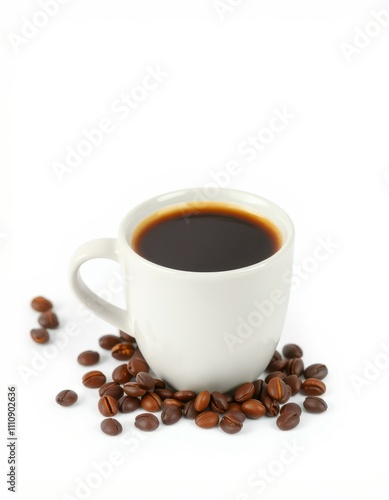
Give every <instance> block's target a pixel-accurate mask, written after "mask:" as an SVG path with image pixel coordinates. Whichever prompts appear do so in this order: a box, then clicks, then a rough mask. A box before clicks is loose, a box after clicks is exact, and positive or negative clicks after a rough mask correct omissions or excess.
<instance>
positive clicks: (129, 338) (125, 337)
mask: <svg viewBox="0 0 389 500" xmlns="http://www.w3.org/2000/svg"><path fill="white" fill-rule="evenodd" d="M119 335H120V337H121V338H122V339H123V340H124V342H131V344H134V343H135V342H136V340H135V337H132V336H131V335H128V333H126V332H123V331H122V330H119Z"/></svg>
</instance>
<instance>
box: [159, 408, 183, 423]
mask: <svg viewBox="0 0 389 500" xmlns="http://www.w3.org/2000/svg"><path fill="white" fill-rule="evenodd" d="M181 417H182V410H181V409H180V408H178V406H168V407H167V408H165V409H164V410H163V411H162V414H161V420H162V422H163V423H164V424H165V425H173V424H175V423H176V422H178V421H179V420H180V419H181Z"/></svg>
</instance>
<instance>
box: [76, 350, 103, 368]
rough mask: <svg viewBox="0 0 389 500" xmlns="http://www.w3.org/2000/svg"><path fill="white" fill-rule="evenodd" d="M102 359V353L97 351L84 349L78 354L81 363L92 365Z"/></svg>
mask: <svg viewBox="0 0 389 500" xmlns="http://www.w3.org/2000/svg"><path fill="white" fill-rule="evenodd" d="M99 360H100V354H99V353H98V352H96V351H84V352H82V353H81V354H79V355H78V358H77V361H78V362H79V363H80V365H84V366H91V365H95V364H96V363H98V362H99Z"/></svg>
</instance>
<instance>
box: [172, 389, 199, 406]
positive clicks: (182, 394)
mask: <svg viewBox="0 0 389 500" xmlns="http://www.w3.org/2000/svg"><path fill="white" fill-rule="evenodd" d="M195 397H196V393H195V392H193V391H176V392H175V393H174V394H173V398H174V399H178V401H182V402H183V403H187V402H188V401H191V400H192V399H194V398H195Z"/></svg>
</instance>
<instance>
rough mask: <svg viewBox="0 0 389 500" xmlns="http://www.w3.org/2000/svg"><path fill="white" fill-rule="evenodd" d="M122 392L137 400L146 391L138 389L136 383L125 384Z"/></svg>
mask: <svg viewBox="0 0 389 500" xmlns="http://www.w3.org/2000/svg"><path fill="white" fill-rule="evenodd" d="M123 391H124V392H125V393H126V394H127V396H131V397H133V398H138V397H140V396H143V394H146V390H145V389H142V387H139V385H138V384H137V383H136V382H127V383H126V384H124V385H123Z"/></svg>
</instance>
